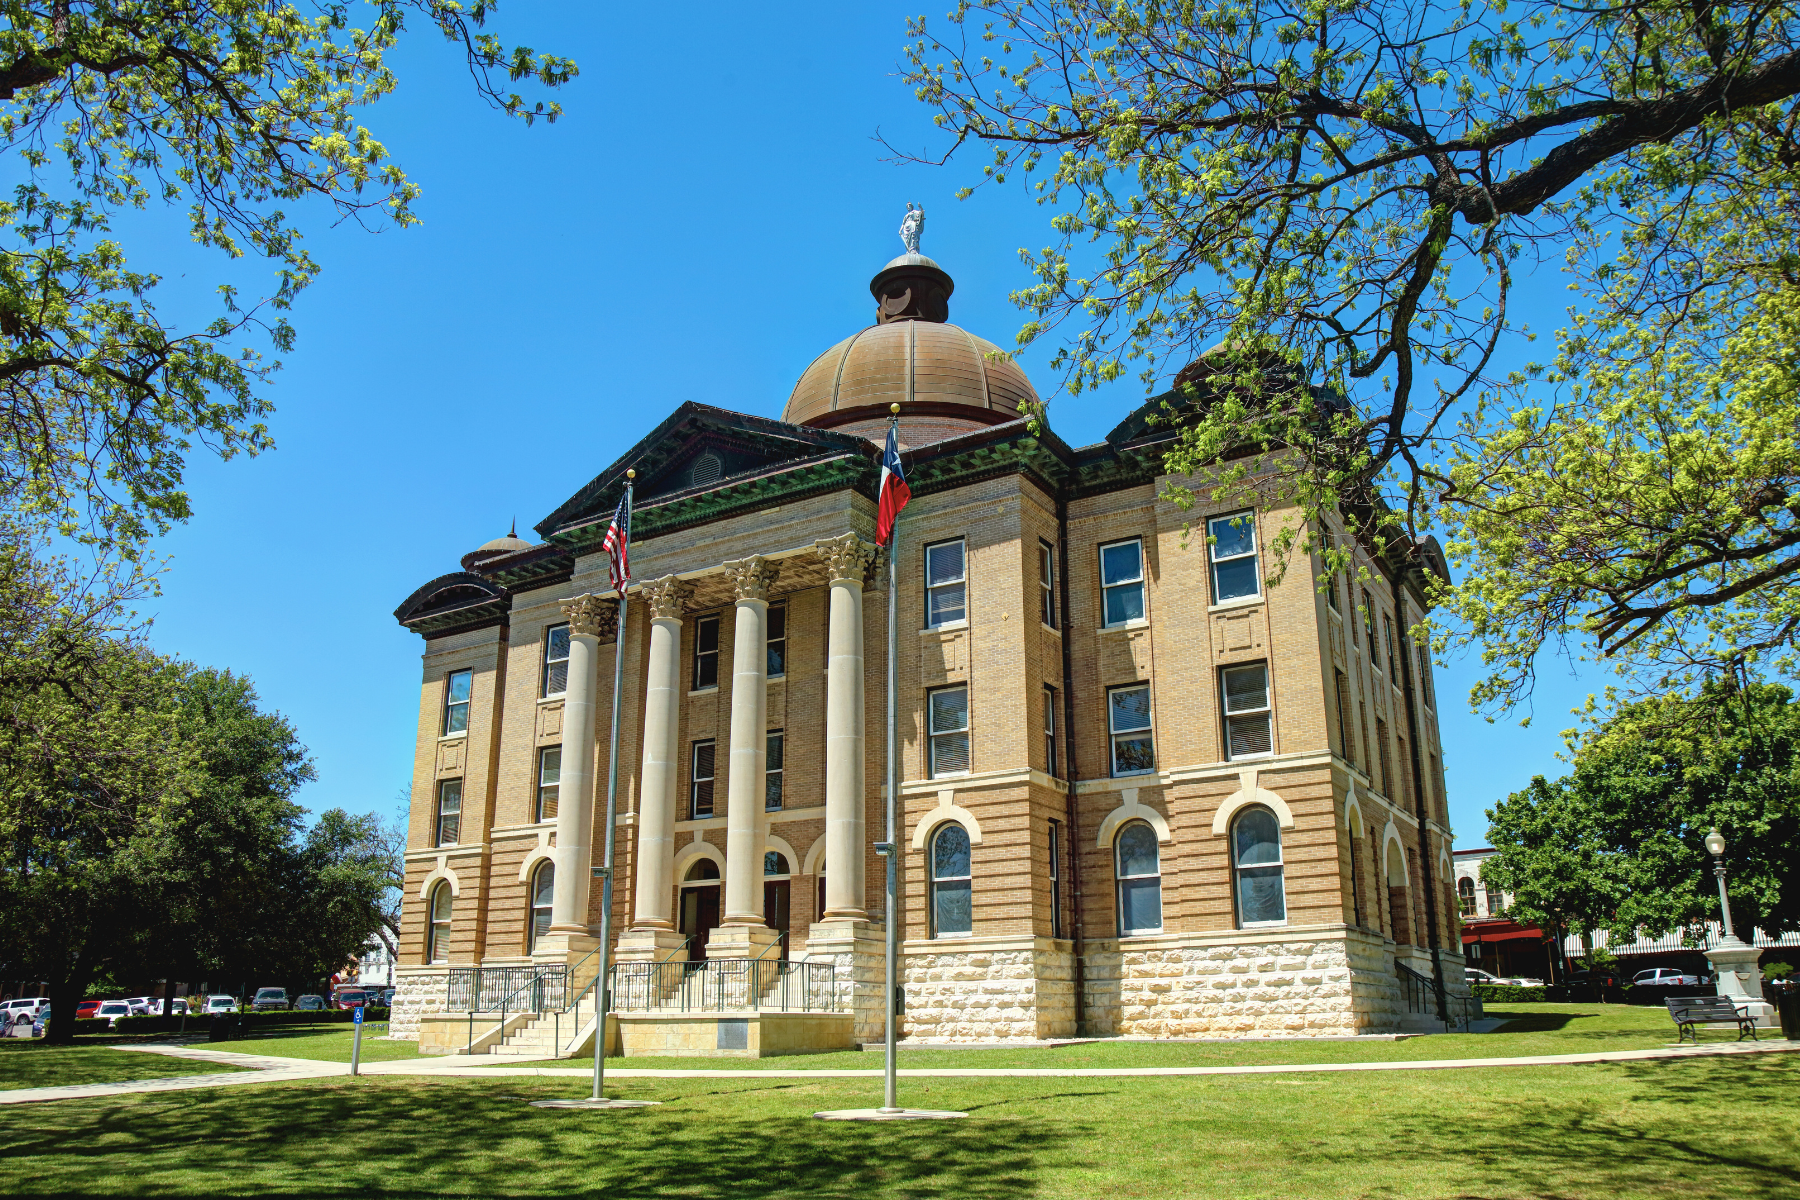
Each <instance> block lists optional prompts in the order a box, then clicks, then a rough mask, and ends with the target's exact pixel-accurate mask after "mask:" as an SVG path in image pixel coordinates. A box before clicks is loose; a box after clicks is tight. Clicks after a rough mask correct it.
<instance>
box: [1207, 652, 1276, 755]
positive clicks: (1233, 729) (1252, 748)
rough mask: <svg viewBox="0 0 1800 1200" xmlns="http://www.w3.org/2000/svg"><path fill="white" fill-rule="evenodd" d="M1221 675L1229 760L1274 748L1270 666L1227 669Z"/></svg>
mask: <svg viewBox="0 0 1800 1200" xmlns="http://www.w3.org/2000/svg"><path fill="white" fill-rule="evenodd" d="M1220 675H1221V677H1222V680H1223V684H1224V686H1223V688H1222V689H1221V690H1222V691H1223V692H1224V694H1225V757H1227V758H1252V757H1254V756H1256V755H1258V754H1267V753H1269V752H1270V751H1271V750H1272V749H1274V738H1273V736H1272V735H1271V731H1270V720H1269V717H1270V712H1269V664H1267V663H1252V664H1250V665H1249V666H1245V667H1226V668H1225V669H1224V670H1223V671H1222V672H1220Z"/></svg>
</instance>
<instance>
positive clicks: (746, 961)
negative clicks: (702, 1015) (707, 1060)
mask: <svg viewBox="0 0 1800 1200" xmlns="http://www.w3.org/2000/svg"><path fill="white" fill-rule="evenodd" d="M836 973H837V968H836V966H835V965H834V964H832V963H811V962H788V961H786V960H784V959H771V958H707V959H701V960H700V961H698V962H654V963H619V964H618V965H616V966H615V967H613V971H612V1005H611V1007H612V1011H613V1012H648V1011H650V1010H652V1009H671V1010H675V1011H679V1012H719V1011H726V1010H739V1009H751V1010H757V1009H765V1008H766V1009H776V1010H781V1011H785V1012H839V1011H842V1009H841V1005H840V1003H839V1000H838V995H837V988H836V982H837V976H836Z"/></svg>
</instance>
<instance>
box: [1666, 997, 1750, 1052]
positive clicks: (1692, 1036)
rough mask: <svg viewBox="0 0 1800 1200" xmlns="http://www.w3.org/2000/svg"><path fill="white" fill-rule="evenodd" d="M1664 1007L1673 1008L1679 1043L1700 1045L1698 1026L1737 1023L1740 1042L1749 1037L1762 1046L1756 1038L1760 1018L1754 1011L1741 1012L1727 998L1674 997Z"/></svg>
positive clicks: (1671, 1011)
mask: <svg viewBox="0 0 1800 1200" xmlns="http://www.w3.org/2000/svg"><path fill="white" fill-rule="evenodd" d="M1663 1003H1665V1004H1667V1005H1668V1006H1669V1019H1670V1020H1672V1021H1674V1022H1675V1029H1676V1033H1675V1040H1676V1041H1677V1042H1682V1041H1689V1040H1691V1041H1693V1042H1695V1043H1696V1044H1698V1043H1699V1041H1700V1035H1699V1031H1698V1030H1697V1029H1696V1028H1695V1026H1697V1025H1712V1024H1720V1025H1725V1024H1730V1023H1732V1022H1734V1021H1735V1022H1736V1023H1737V1027H1738V1041H1740V1042H1741V1041H1743V1040H1744V1035H1745V1034H1749V1035H1750V1040H1751V1041H1753V1042H1759V1041H1761V1040H1762V1039H1761V1038H1759V1037H1757V1036H1756V1018H1755V1017H1752V1016H1751V1015H1750V1010H1749V1009H1746V1008H1739V1007H1738V1006H1737V1005H1735V1004H1733V1003H1732V1002H1731V1001H1729V1000H1727V999H1725V998H1724V997H1723V996H1670V997H1668V999H1666V1000H1665V1001H1664V1002H1663Z"/></svg>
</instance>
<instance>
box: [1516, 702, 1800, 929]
mask: <svg viewBox="0 0 1800 1200" xmlns="http://www.w3.org/2000/svg"><path fill="white" fill-rule="evenodd" d="M1570 750H1571V758H1572V769H1571V770H1570V772H1569V774H1568V775H1566V776H1564V777H1563V778H1561V779H1557V780H1554V781H1547V780H1545V779H1544V778H1543V777H1542V776H1539V777H1537V778H1535V779H1533V780H1532V781H1531V784H1530V785H1529V786H1528V787H1526V788H1525V789H1524V790H1523V791H1520V792H1515V793H1513V794H1512V795H1511V796H1508V797H1507V798H1506V799H1505V800H1503V801H1501V802H1500V803H1499V804H1497V805H1495V806H1494V807H1493V808H1492V809H1490V810H1488V814H1487V815H1488V821H1489V828H1488V837H1489V839H1490V840H1491V841H1492V843H1493V845H1494V847H1495V849H1496V850H1497V851H1498V853H1497V854H1495V855H1494V856H1493V857H1492V858H1489V859H1487V860H1486V861H1485V862H1483V863H1482V878H1483V880H1484V881H1485V882H1487V883H1488V884H1489V885H1491V886H1493V887H1496V888H1501V889H1504V890H1506V891H1509V892H1511V893H1512V894H1513V901H1512V903H1511V906H1510V907H1509V909H1508V912H1509V915H1513V916H1515V917H1516V918H1517V919H1519V920H1521V921H1524V922H1528V923H1530V922H1542V923H1546V924H1547V923H1551V922H1553V921H1557V920H1560V921H1561V923H1562V924H1563V925H1565V926H1567V927H1568V928H1570V929H1572V930H1584V929H1607V930H1610V931H1611V934H1612V937H1613V939H1614V940H1615V941H1619V940H1629V939H1631V938H1633V937H1634V936H1636V934H1637V933H1639V932H1642V933H1644V934H1646V935H1648V936H1652V937H1660V936H1662V935H1664V934H1666V933H1669V932H1670V931H1672V930H1678V929H1685V928H1691V927H1694V926H1698V925H1700V924H1702V923H1703V922H1706V921H1715V920H1718V918H1719V894H1718V889H1717V884H1716V881H1715V880H1714V878H1713V873H1712V864H1711V861H1710V859H1709V857H1708V855H1707V853H1706V848H1705V845H1704V839H1705V837H1706V834H1707V831H1708V830H1710V829H1713V828H1717V829H1718V830H1719V831H1720V832H1721V833H1723V834H1724V835H1725V838H1726V842H1727V846H1728V849H1727V856H1728V860H1729V861H1728V862H1727V864H1726V865H1727V868H1728V870H1727V876H1726V879H1727V883H1728V885H1729V895H1730V897H1731V915H1732V921H1733V924H1734V925H1735V926H1736V927H1737V929H1738V930H1739V931H1740V936H1744V937H1746V939H1747V937H1748V932H1749V930H1751V929H1752V928H1756V927H1760V928H1761V929H1762V930H1763V931H1764V932H1766V933H1769V934H1771V935H1778V934H1781V933H1786V932H1789V931H1792V930H1796V929H1800V704H1796V703H1795V702H1794V697H1793V693H1792V692H1790V691H1789V690H1788V689H1787V688H1784V687H1779V686H1776V685H1773V684H1752V685H1750V686H1749V687H1745V688H1737V687H1732V686H1730V685H1729V684H1728V683H1726V682H1724V681H1720V682H1715V683H1711V684H1708V685H1705V686H1703V687H1701V688H1700V689H1698V690H1697V691H1695V692H1692V693H1689V694H1686V695H1679V696H1664V697H1657V698H1654V699H1650V700H1643V701H1639V702H1636V703H1632V704H1627V705H1624V706H1622V707H1621V708H1620V709H1619V711H1618V712H1617V713H1616V714H1615V715H1614V716H1613V717H1611V718H1610V719H1609V720H1607V721H1605V722H1603V723H1601V724H1599V725H1597V726H1595V727H1593V728H1591V729H1589V730H1588V731H1587V732H1585V733H1584V734H1583V735H1581V736H1580V737H1579V738H1576V739H1572V740H1571V744H1570Z"/></svg>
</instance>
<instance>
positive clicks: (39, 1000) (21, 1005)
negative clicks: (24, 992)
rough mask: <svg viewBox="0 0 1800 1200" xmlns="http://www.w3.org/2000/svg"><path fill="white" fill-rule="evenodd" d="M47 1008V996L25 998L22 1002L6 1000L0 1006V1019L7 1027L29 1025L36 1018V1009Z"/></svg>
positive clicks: (48, 1003) (48, 999) (48, 1005)
mask: <svg viewBox="0 0 1800 1200" xmlns="http://www.w3.org/2000/svg"><path fill="white" fill-rule="evenodd" d="M49 1007H50V998H49V997H48V996H27V997H26V998H25V999H23V1000H8V1001H7V1002H6V1003H5V1005H4V1006H0V1014H3V1017H0V1019H3V1020H4V1021H5V1023H6V1024H8V1025H17V1024H19V1023H21V1022H26V1023H29V1022H30V1020H31V1019H32V1018H33V1017H35V1016H37V1012H38V1009H40V1008H49Z"/></svg>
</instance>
